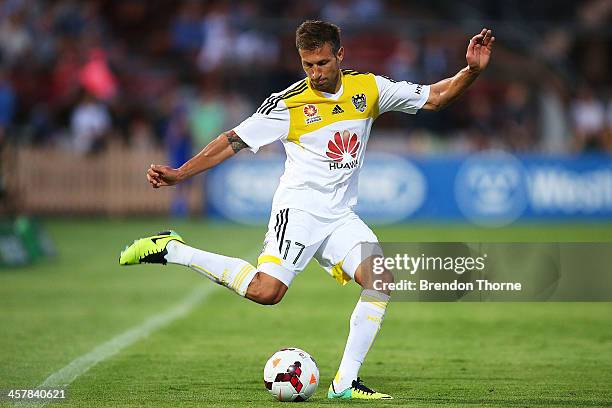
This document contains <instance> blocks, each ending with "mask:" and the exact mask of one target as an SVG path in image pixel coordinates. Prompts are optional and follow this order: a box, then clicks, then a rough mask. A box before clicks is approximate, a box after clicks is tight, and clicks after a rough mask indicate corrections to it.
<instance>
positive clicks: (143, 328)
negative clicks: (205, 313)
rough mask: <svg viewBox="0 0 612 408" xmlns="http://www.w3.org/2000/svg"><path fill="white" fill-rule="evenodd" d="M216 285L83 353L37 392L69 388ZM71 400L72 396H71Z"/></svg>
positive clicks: (39, 403) (34, 403)
mask: <svg viewBox="0 0 612 408" xmlns="http://www.w3.org/2000/svg"><path fill="white" fill-rule="evenodd" d="M216 288H218V286H217V285H215V284H213V283H212V282H211V283H210V284H208V285H206V286H200V285H199V286H198V287H197V288H196V289H194V290H193V291H192V292H191V293H189V294H188V295H187V296H186V297H185V298H183V300H182V301H181V302H180V303H178V304H177V305H175V306H173V307H171V308H170V309H168V310H166V311H165V312H162V313H159V314H156V315H154V316H152V317H150V318H148V319H147V320H145V321H144V322H142V323H141V324H139V325H138V326H136V327H133V328H131V329H129V330H127V331H125V332H123V333H121V334H119V335H117V336H115V337H113V338H112V339H110V340H109V341H107V342H105V343H102V344H101V345H99V346H97V347H96V348H94V349H93V350H91V351H90V352H89V353H87V354H84V355H82V356H80V357H78V358H76V359H75V360H73V361H72V362H71V363H70V364H68V365H67V366H65V367H64V368H61V369H60V370H58V371H56V372H54V373H53V374H51V375H50V376H49V377H47V379H46V380H45V381H43V383H42V384H40V385H39V386H38V387H37V388H38V389H50V388H66V387H67V386H68V385H70V383H72V382H73V381H74V380H76V379H77V378H78V377H79V376H80V375H82V374H83V373H85V372H86V371H87V370H89V369H90V368H91V367H93V366H95V365H96V364H98V363H99V362H101V361H104V360H106V359H107V358H110V357H112V356H114V355H115V354H117V353H119V352H120V351H121V350H123V349H124V348H126V347H129V346H131V345H132V344H134V343H136V342H137V341H139V340H141V339H143V338H145V337H147V336H148V335H149V334H151V333H153V332H155V331H157V330H159V329H161V328H162V327H164V326H167V325H168V324H170V323H172V322H173V321H174V320H176V319H178V318H180V317H183V316H185V315H186V314H187V313H189V312H190V311H191V310H192V309H193V308H194V307H195V306H197V305H198V304H199V303H201V302H202V301H204V300H205V299H206V298H207V297H208V295H210V293H211V292H213V291H214V290H215V289H216ZM68 397H70V396H69V395H68ZM48 402H50V401H48V400H38V401H19V402H17V403H15V404H13V407H15V408H16V407H19V408H25V407H43V406H45V405H46V404H47V403H48Z"/></svg>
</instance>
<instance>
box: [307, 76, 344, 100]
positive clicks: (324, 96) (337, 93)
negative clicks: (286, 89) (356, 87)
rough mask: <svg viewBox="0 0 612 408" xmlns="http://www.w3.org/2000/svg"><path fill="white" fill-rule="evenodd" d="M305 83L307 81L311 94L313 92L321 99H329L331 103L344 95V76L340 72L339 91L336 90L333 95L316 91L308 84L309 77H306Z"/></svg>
mask: <svg viewBox="0 0 612 408" xmlns="http://www.w3.org/2000/svg"><path fill="white" fill-rule="evenodd" d="M307 81H308V87H309V88H310V89H311V90H312V92H314V94H315V95H317V96H319V97H321V98H325V99H331V100H332V101H337V100H338V99H340V97H341V96H342V94H343V93H344V74H343V73H342V71H340V89H338V92H336V93H333V94H331V93H327V92H321V91H317V90H316V89H314V88H313V87H312V85H311V84H310V78H309V77H307Z"/></svg>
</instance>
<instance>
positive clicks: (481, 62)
mask: <svg viewBox="0 0 612 408" xmlns="http://www.w3.org/2000/svg"><path fill="white" fill-rule="evenodd" d="M494 42H495V37H493V36H492V33H491V30H489V29H486V28H483V29H482V31H481V32H480V33H479V34H476V35H475V36H473V37H472V39H471V40H470V43H469V45H468V48H467V53H466V54H465V59H466V60H467V63H468V66H469V67H470V70H471V71H474V72H480V71H482V70H483V69H485V68H486V67H487V65H488V64H489V58H490V57H491V51H492V50H493V43H494Z"/></svg>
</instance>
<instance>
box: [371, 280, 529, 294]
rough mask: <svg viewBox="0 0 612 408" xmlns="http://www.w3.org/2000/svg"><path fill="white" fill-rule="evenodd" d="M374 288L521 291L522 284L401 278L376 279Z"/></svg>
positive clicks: (394, 289) (382, 289) (391, 289)
mask: <svg viewBox="0 0 612 408" xmlns="http://www.w3.org/2000/svg"><path fill="white" fill-rule="evenodd" d="M373 286H374V289H376V290H381V291H384V290H389V291H398V290H400V291H428V292H432V291H473V290H478V291H490V292H501V291H515V292H516V291H519V292H520V291H521V290H522V285H521V283H520V282H491V281H488V280H486V279H476V280H474V282H459V281H457V280H453V281H451V282H430V281H428V280H426V279H420V280H419V281H418V282H417V281H411V280H407V279H402V280H400V281H399V282H389V283H386V282H383V281H382V280H380V279H376V280H374V282H373Z"/></svg>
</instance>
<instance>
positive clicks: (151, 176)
mask: <svg viewBox="0 0 612 408" xmlns="http://www.w3.org/2000/svg"><path fill="white" fill-rule="evenodd" d="M147 180H149V183H151V186H153V188H160V187H164V186H172V185H174V184H176V183H178V182H179V181H180V178H179V171H178V170H177V169H173V168H172V167H170V166H162V165H159V164H152V165H151V166H150V167H149V168H148V170H147Z"/></svg>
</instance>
